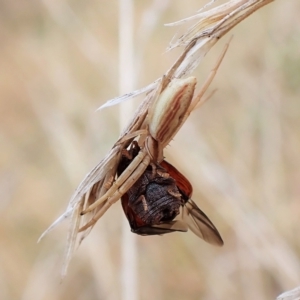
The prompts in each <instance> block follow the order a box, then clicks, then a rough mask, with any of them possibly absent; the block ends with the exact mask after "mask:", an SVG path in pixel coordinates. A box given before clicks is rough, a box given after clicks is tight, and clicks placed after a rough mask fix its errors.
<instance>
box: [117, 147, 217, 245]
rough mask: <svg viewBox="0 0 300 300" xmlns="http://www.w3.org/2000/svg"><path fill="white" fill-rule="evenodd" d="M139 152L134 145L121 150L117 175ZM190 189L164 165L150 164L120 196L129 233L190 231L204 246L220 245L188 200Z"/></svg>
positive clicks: (215, 234)
mask: <svg viewBox="0 0 300 300" xmlns="http://www.w3.org/2000/svg"><path fill="white" fill-rule="evenodd" d="M139 151H140V148H139V146H138V144H137V143H135V142H134V143H133V144H132V146H131V148H130V150H129V151H124V154H123V157H122V160H121V163H120V165H119V168H118V173H119V175H120V174H121V173H122V172H123V171H124V170H125V169H126V167H127V166H128V165H129V164H130V162H131V161H132V159H133V158H134V157H135V156H136V155H137V154H138V153H139ZM192 190H193V188H192V185H191V184H190V182H189V181H188V180H187V179H186V178H185V177H184V176H183V175H182V174H181V173H180V172H179V171H178V170H177V169H176V168H175V167H173V166H172V165H171V164H169V163H168V162H166V161H162V163H161V164H160V165H158V164H153V163H152V164H150V165H149V166H148V167H147V169H146V170H145V172H144V173H143V174H142V176H141V177H140V178H139V179H138V180H137V181H136V183H135V184H134V185H133V186H132V187H131V188H130V189H129V190H128V191H127V193H125V194H124V195H123V196H122V206H123V210H124V212H125V214H126V217H127V219H128V221H129V224H130V227H131V230H132V232H134V233H137V234H140V235H156V234H165V233H170V232H174V231H183V232H185V231H187V230H188V228H190V229H191V230H192V231H193V232H194V233H195V234H196V235H197V236H199V237H200V238H202V239H203V240H205V241H207V242H208V243H210V244H213V245H218V246H221V245H223V241H222V238H221V236H220V234H219V232H218V230H217V229H216V228H215V226H214V225H213V223H212V222H211V221H210V220H209V219H208V217H207V216H206V215H205V214H204V213H203V212H202V211H201V210H200V209H199V208H198V206H197V205H196V204H195V203H194V202H193V201H192V200H191V199H190V197H191V195H192ZM181 209H182V216H181V214H180V211H181ZM179 217H181V218H179Z"/></svg>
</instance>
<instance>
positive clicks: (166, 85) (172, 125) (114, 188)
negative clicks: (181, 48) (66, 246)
mask: <svg viewBox="0 0 300 300" xmlns="http://www.w3.org/2000/svg"><path fill="white" fill-rule="evenodd" d="M227 48H228V45H227V46H226V47H225V48H224V50H223V52H222V54H221V55H220V57H219V59H218V61H217V63H216V65H215V66H214V68H213V69H212V70H211V73H210V75H209V76H208V78H207V79H206V82H205V83H204V84H203V86H202V87H201V89H200V92H199V93H198V94H197V96H195V97H194V98H193V96H194V91H195V87H196V84H197V79H196V78H195V77H193V76H190V77H187V78H185V79H176V78H173V79H172V80H171V79H170V78H172V77H171V76H170V75H169V76H163V77H162V79H161V82H160V84H159V87H158V89H157V91H156V93H155V95H154V100H153V101H152V103H151V105H150V108H147V110H146V117H145V120H143V121H142V123H141V124H140V126H136V130H135V131H134V130H133V131H129V132H128V133H126V134H123V136H122V138H121V139H120V140H119V141H118V142H117V143H116V145H115V146H116V147H118V146H120V147H121V146H123V148H122V149H121V154H124V152H126V151H127V149H126V147H127V146H129V147H131V146H130V143H131V142H132V141H133V140H134V139H135V140H137V143H138V145H139V147H140V151H139V153H138V154H137V155H136V156H135V157H134V159H133V160H132V161H131V162H130V164H129V165H128V166H127V168H126V169H125V170H124V172H122V174H120V176H119V177H117V179H116V180H114V179H115V176H116V168H117V167H118V166H115V168H114V172H111V178H110V180H106V182H105V184H104V185H105V188H106V189H107V191H106V192H105V193H102V195H101V197H100V198H98V199H90V198H91V197H90V193H86V194H85V197H86V201H85V203H87V205H86V204H85V207H84V208H82V209H81V211H80V215H81V216H83V215H85V214H87V213H90V212H93V216H92V218H91V219H90V220H88V221H87V222H86V223H85V225H83V226H82V227H81V228H79V230H78V231H79V232H80V231H85V230H86V229H88V228H91V227H92V226H93V225H94V224H95V223H96V222H97V221H98V220H99V219H100V218H101V217H102V216H103V214H104V213H105V212H106V211H107V210H108V209H109V208H110V206H111V205H112V204H114V203H115V202H116V201H118V200H119V199H120V198H121V197H122V196H123V195H124V194H125V193H126V192H127V191H128V190H129V189H130V188H131V187H132V186H133V185H134V184H135V183H136V181H137V180H138V179H139V178H140V177H141V176H142V175H143V173H144V172H145V170H146V168H147V167H148V166H149V164H150V163H154V164H159V163H161V162H163V158H164V156H163V149H164V148H165V147H166V146H167V145H168V144H169V143H170V141H171V140H172V138H173V137H174V136H175V134H176V133H177V131H178V130H179V129H180V127H181V126H182V125H183V124H184V122H185V121H186V119H187V118H188V116H189V115H190V113H191V112H192V111H193V110H194V109H196V108H198V107H199V106H201V105H202V104H203V103H204V102H205V101H206V100H207V99H209V98H210V96H211V95H210V96H208V97H207V98H205V99H202V97H203V95H204V93H205V92H206V90H207V88H208V87H209V85H210V83H211V82H212V80H213V78H214V76H215V75H216V73H217V70H218V68H219V66H220V64H221V62H222V60H223V58H224V56H225V53H226V51H227ZM187 50H188V49H187ZM183 58H184V56H182V58H180V59H179V60H178V64H180V60H182V59H183ZM175 65H176V64H175ZM175 65H174V68H175ZM171 71H172V70H170V72H171ZM134 125H136V124H135V123H133V125H132V126H133V127H134ZM128 141H129V143H127V142H128ZM130 141H131V142H130ZM124 145H125V146H124ZM120 159H121V158H120ZM119 163H120V160H119V162H118V163H117V164H119ZM96 170H97V167H96V168H95V171H96ZM91 173H92V172H91ZM106 177H107V176H105V178H106ZM95 185H96V190H97V189H98V188H99V186H101V185H103V182H102V181H101V182H99V186H98V185H97V184H95ZM95 194H96V195H97V193H95ZM86 206H87V207H86Z"/></svg>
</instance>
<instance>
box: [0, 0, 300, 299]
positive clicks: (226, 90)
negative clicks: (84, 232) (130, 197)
mask: <svg viewBox="0 0 300 300" xmlns="http://www.w3.org/2000/svg"><path fill="white" fill-rule="evenodd" d="M135 2H136V19H135V22H136V28H137V31H136V51H137V56H136V59H137V62H136V63H137V64H138V71H139V73H138V78H139V81H138V82H137V87H142V86H144V85H146V84H148V83H149V82H152V81H153V80H154V79H156V78H158V77H159V76H161V74H162V73H164V72H165V71H166V70H167V69H168V67H169V66H170V65H171V63H172V62H173V60H174V59H175V57H176V56H177V55H178V51H176V50H175V51H174V53H168V54H164V50H165V48H166V46H167V44H168V42H169V40H170V39H171V37H172V35H173V34H174V33H175V32H176V31H177V30H180V31H181V30H182V28H180V29H179V28H177V27H171V28H169V27H163V24H164V23H168V22H172V21H176V20H178V19H181V18H183V17H186V16H189V15H192V14H193V13H194V12H195V11H196V10H197V9H199V8H200V7H201V6H202V5H203V4H204V3H205V2H206V1H199V0H198V1H195V0H189V1H181V0H172V1H135ZM162 2H163V3H164V5H162ZM187 2H188V5H187ZM117 5H118V3H117V1H104V0H103V1H68V2H67V1H51V0H43V1H26V2H21V3H18V4H15V3H14V2H13V1H10V2H9V1H7V2H6V3H4V2H2V3H1V4H0V14H1V18H0V37H1V45H2V46H1V47H0V54H1V55H0V66H1V68H0V76H1V80H0V99H1V100H0V101H1V102H0V103H1V105H0V110H1V127H0V139H1V147H0V162H1V173H0V191H1V206H0V209H1V220H2V222H1V227H0V238H1V245H2V247H1V249H0V264H1V268H0V299H23V300H29V299H30V300H32V299H43V300H47V299H57V300H59V299H119V298H120V276H119V272H120V252H121V250H120V243H121V236H120V235H121V224H122V223H121V221H120V220H121V217H122V215H123V213H122V211H121V208H120V205H119V203H117V204H116V205H114V206H113V207H112V208H111V209H110V210H109V211H108V212H107V213H106V215H105V216H104V217H103V218H102V219H101V221H100V222H98V223H97V226H96V227H95V229H94V230H93V232H92V233H91V235H90V236H89V237H88V238H87V239H86V240H85V241H84V243H83V244H82V246H81V247H80V248H79V250H78V251H77V252H76V253H75V259H74V260H73V262H72V264H71V267H70V270H69V273H68V276H67V277H66V278H65V280H64V282H63V284H59V282H60V268H61V264H62V253H63V249H64V246H65V236H66V232H67V226H65V227H64V226H62V227H60V228H58V229H56V231H55V232H53V233H52V234H50V235H49V236H48V237H47V238H46V239H45V240H43V242H42V243H41V244H38V245H37V244H36V240H37V239H38V237H39V235H40V234H41V233H42V231H43V230H44V229H45V228H46V227H47V226H48V225H49V224H50V223H51V222H52V221H53V220H54V219H55V218H56V217H57V216H58V215H59V214H60V213H61V212H63V210H64V209H65V207H66V205H67V201H68V199H69V197H70V196H71V194H72V192H73V189H74V188H75V187H76V186H77V185H78V183H79V182H80V180H81V179H82V177H83V176H84V175H85V174H86V172H88V171H89V170H90V169H91V168H92V167H93V166H94V165H95V164H96V163H97V162H98V161H99V160H100V159H101V158H102V157H103V156H104V154H105V153H106V152H107V151H108V150H109V149H110V148H111V146H112V144H113V143H114V142H115V140H116V138H117V137H118V135H119V124H118V107H111V108H107V109H105V110H103V111H100V112H97V113H95V112H94V111H95V109H96V108H97V107H98V106H99V105H101V104H103V103H104V102H105V101H106V100H107V99H109V98H112V97H114V96H117V95H118V80H117V78H118V37H117V33H118V31H117V30H118V29H117V20H118V6H117ZM299 14H300V2H298V1H284V0H282V1H275V2H274V3H272V4H271V5H268V6H267V7H265V8H263V9H262V10H259V11H258V12H257V13H256V14H254V15H253V16H251V17H250V18H248V19H247V20H245V21H243V23H241V24H240V25H239V26H238V27H237V28H236V29H235V30H234V31H233V33H234V38H233V40H232V42H231V45H230V48H229V51H228V53H227V55H226V57H225V60H224V62H223V64H222V66H221V69H220V71H219V73H218V75H217V77H216V79H215V81H214V82H213V86H214V87H217V88H218V91H217V93H216V94H215V95H214V96H213V98H212V99H211V100H210V102H208V103H207V104H206V105H205V106H204V107H202V108H201V109H200V110H198V111H196V112H195V113H194V114H193V115H192V116H191V117H190V119H189V120H188V121H187V123H186V124H185V125H184V127H183V128H182V129H181V130H180V132H179V134H178V135H177V136H176V138H175V140H174V141H173V142H172V143H171V145H170V147H168V148H167V152H166V156H167V158H168V159H169V160H170V161H171V162H173V163H174V164H175V165H176V166H177V168H178V169H180V170H181V171H182V172H183V173H184V174H185V175H186V176H187V177H188V178H189V179H190V180H191V182H192V184H193V185H194V196H193V199H194V200H195V201H196V202H197V203H198V204H199V206H200V207H201V208H203V210H204V211H205V212H207V214H208V215H209V216H210V218H211V219H212V220H213V221H214V224H215V225H216V226H217V227H218V229H219V230H220V232H221V234H222V237H223V239H224V241H225V246H224V247H223V248H220V249H219V248H214V247H211V246H210V245H208V244H205V243H203V242H202V241H200V240H199V239H198V238H196V237H195V236H194V235H192V234H191V233H190V234H180V233H176V234H170V235H166V236H164V237H138V240H137V242H138V252H139V257H138V264H139V285H140V291H139V293H140V299H145V300H148V299H149V300H150V299H166V300H168V299H207V300H209V299H212V300H215V299H245V300H247V299H251V300H252V299H256V300H257V299H262V300H265V299H274V298H275V297H276V296H277V295H278V294H279V293H280V292H282V291H284V290H287V289H291V288H293V287H295V286H297V285H299V282H300V263H299V259H300V255H299V250H300V249H299V248H300V243H299V239H298V224H299V217H300V204H299V203H300V202H299V197H300V155H299V149H300V84H299V83H300V75H299V74H300V72H299V70H300V59H299V57H300V51H299V49H300V38H299V37H300V21H299ZM151 22H152V23H151ZM222 42H223V44H224V43H225V42H226V38H225V39H224V40H223V41H221V42H220V45H217V47H215V48H216V49H214V51H212V52H211V53H209V55H208V57H207V59H206V60H205V63H204V65H202V66H201V68H198V69H197V70H196V72H195V73H194V75H196V76H197V77H198V78H199V80H201V79H203V78H204V77H205V76H206V75H207V73H208V72H209V70H210V68H211V66H212V65H213V63H214V61H215V59H216V56H217V55H218V53H219V52H220V51H221V49H222ZM137 102H138V100H135V103H137ZM128 230H129V226H128ZM153 287H155V289H154V288H153Z"/></svg>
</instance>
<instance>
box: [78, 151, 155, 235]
mask: <svg viewBox="0 0 300 300" xmlns="http://www.w3.org/2000/svg"><path fill="white" fill-rule="evenodd" d="M149 163H150V157H149V156H148V155H147V156H145V158H144V160H143V161H141V162H140V164H139V165H138V167H137V168H136V169H135V170H134V172H133V173H132V174H131V175H130V176H129V177H128V178H127V179H126V181H125V182H124V183H123V185H121V186H120V187H119V188H118V189H117V190H116V192H115V193H114V194H113V195H112V196H111V197H110V198H108V199H107V198H106V199H105V200H103V201H105V203H104V205H103V206H102V207H101V208H100V210H99V211H98V212H97V213H96V214H95V215H94V216H93V217H92V219H91V220H90V221H89V222H88V223H86V224H85V225H84V226H82V227H81V228H80V229H79V232H80V231H83V230H85V229H87V228H89V227H90V226H93V225H94V224H95V223H96V222H97V221H98V220H99V219H100V218H101V217H102V216H103V215H104V213H105V212H106V211H107V210H108V209H109V208H110V207H111V206H112V205H113V204H114V203H115V202H116V201H118V200H119V199H120V198H121V197H122V196H123V195H124V194H125V193H127V191H128V190H129V189H130V188H131V187H132V186H133V185H134V184H135V182H136V181H137V180H138V179H139V178H140V176H141V175H142V174H143V173H144V171H145V170H146V168H147V167H148V165H149ZM130 166H131V165H130ZM130 166H129V167H130ZM122 174H123V173H122ZM100 199H101V198H100ZM100 199H99V200H100ZM99 200H97V201H96V202H98V201H99ZM103 201H101V203H102V202H103ZM96 202H95V203H96ZM95 203H94V204H95ZM94 204H92V205H94ZM99 204H100V203H99ZM99 204H98V205H99ZM92 205H90V207H91V206H92ZM90 207H89V208H88V209H87V210H85V212H87V211H88V210H89V209H90ZM85 212H84V213H85ZM81 214H82V213H81Z"/></svg>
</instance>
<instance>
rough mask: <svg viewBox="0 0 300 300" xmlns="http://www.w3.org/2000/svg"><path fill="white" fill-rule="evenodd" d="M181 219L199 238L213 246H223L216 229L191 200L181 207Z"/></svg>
mask: <svg viewBox="0 0 300 300" xmlns="http://www.w3.org/2000/svg"><path fill="white" fill-rule="evenodd" d="M183 219H184V220H185V221H186V222H187V224H188V227H189V229H191V231H192V232H193V233H194V234H196V235H197V236H198V237H199V238H201V239H203V240H204V241H206V242H208V243H209V244H212V245H215V246H222V245H223V244H224V242H223V240H222V238H221V236H220V234H219V232H218V230H217V228H216V227H215V226H214V224H213V223H212V222H211V221H210V220H209V218H208V217H207V216H206V215H205V213H204V212H203V211H202V210H201V209H200V208H199V207H198V206H197V205H196V203H195V202H194V201H193V200H191V199H189V200H188V201H187V202H186V204H185V206H184V207H183Z"/></svg>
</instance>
